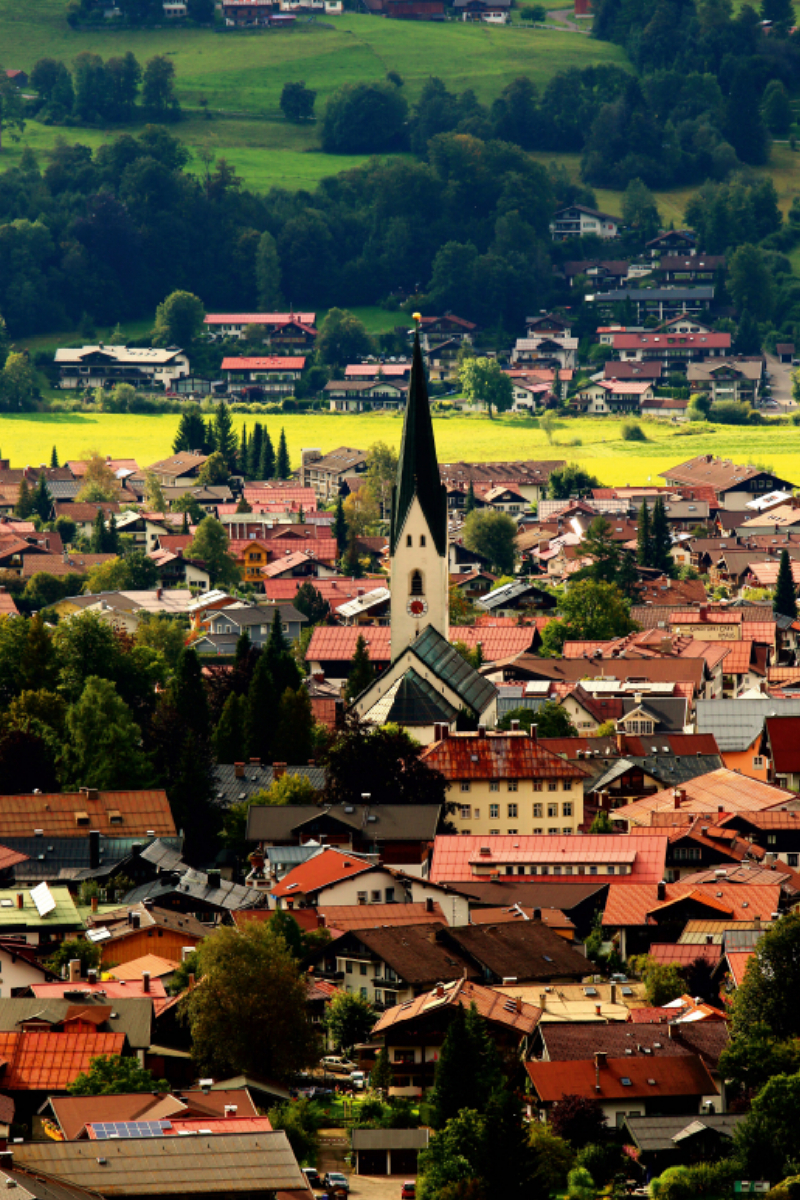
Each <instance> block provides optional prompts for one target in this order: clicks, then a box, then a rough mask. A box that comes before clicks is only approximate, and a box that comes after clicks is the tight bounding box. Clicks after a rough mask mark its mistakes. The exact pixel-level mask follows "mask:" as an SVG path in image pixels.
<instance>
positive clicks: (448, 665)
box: [408, 625, 497, 715]
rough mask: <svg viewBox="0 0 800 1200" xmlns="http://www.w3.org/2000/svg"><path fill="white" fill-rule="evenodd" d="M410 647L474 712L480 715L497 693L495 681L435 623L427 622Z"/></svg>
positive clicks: (465, 705) (466, 706)
mask: <svg viewBox="0 0 800 1200" xmlns="http://www.w3.org/2000/svg"><path fill="white" fill-rule="evenodd" d="M408 649H409V651H410V652H411V653H412V654H413V655H415V656H416V657H417V658H418V659H419V660H420V662H423V663H424V664H425V666H426V667H427V668H428V669H429V670H430V671H432V672H433V674H434V675H435V676H436V677H437V678H438V679H440V680H441V681H442V683H444V684H446V685H447V687H449V688H450V689H451V690H452V691H454V692H455V693H456V695H457V696H458V698H459V700H460V701H461V702H462V704H463V705H464V707H465V708H467V709H468V710H469V711H470V712H474V713H477V714H478V715H480V714H481V713H482V712H483V710H484V709H485V708H487V707H488V705H489V704H490V703H491V702H492V700H493V698H494V697H495V695H496V694H497V689H496V688H495V686H494V684H493V683H491V682H490V681H489V680H488V679H486V678H484V676H483V675H480V674H479V673H478V672H477V671H476V670H475V668H474V667H471V666H470V664H469V663H468V662H467V661H466V659H464V658H462V657H461V655H460V654H459V652H458V651H457V650H456V649H455V647H453V646H451V645H450V643H449V642H448V641H447V639H446V638H444V637H442V635H441V634H440V633H439V631H438V629H434V627H433V625H427V626H426V627H425V629H423V631H422V633H421V634H420V635H419V637H418V638H417V639H416V641H414V642H412V643H411V645H410V646H409V647H408Z"/></svg>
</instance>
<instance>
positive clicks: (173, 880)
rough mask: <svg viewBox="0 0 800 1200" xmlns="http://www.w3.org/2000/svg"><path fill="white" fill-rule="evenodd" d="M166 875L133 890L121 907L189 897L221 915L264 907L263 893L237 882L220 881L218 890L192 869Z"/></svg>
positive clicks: (201, 874) (201, 873) (184, 868)
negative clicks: (149, 901)
mask: <svg viewBox="0 0 800 1200" xmlns="http://www.w3.org/2000/svg"><path fill="white" fill-rule="evenodd" d="M179 871H180V868H178V870H176V871H174V872H170V873H169V874H168V875H164V874H162V875H159V877H158V878H157V879H151V880H150V882H149V883H142V884H140V885H139V887H135V888H133V890H132V891H130V892H128V894H127V896H125V898H124V899H123V901H122V903H123V904H140V903H141V902H142V901H143V900H153V901H154V902H155V903H156V904H158V902H159V900H163V899H164V898H165V897H167V896H190V897H191V898H192V899H193V900H197V901H198V902H202V903H203V904H204V905H206V906H208V907H209V908H216V909H220V910H223V911H225V912H237V911H238V910H239V909H242V908H262V907H265V906H266V896H265V894H264V892H262V891H258V889H257V888H251V887H245V885H244V884H241V883H231V882H230V881H229V880H227V879H221V880H220V884H219V887H212V886H211V885H210V884H209V881H208V875H206V873H205V871H197V870H195V869H194V867H187V866H186V865H185V864H184V865H183V870H182V871H180V874H179Z"/></svg>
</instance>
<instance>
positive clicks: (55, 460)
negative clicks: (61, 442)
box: [50, 446, 60, 467]
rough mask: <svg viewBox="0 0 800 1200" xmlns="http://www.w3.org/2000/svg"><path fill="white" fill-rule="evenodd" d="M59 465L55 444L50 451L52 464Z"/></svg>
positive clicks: (53, 465)
mask: <svg viewBox="0 0 800 1200" xmlns="http://www.w3.org/2000/svg"><path fill="white" fill-rule="evenodd" d="M59 465H60V464H59V461H58V451H57V450H56V448H55V446H53V449H52V450H51V451H50V466H51V467H58V466H59Z"/></svg>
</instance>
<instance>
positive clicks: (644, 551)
mask: <svg viewBox="0 0 800 1200" xmlns="http://www.w3.org/2000/svg"><path fill="white" fill-rule="evenodd" d="M652 558H653V546H652V537H651V534H650V509H649V508H648V506H647V501H646V500H644V501H643V502H642V507H641V508H640V509H639V525H638V528H637V530H636V561H637V563H638V564H639V566H640V567H649V566H650V565H651V561H652Z"/></svg>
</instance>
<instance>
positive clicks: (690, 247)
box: [645, 229, 697, 258]
mask: <svg viewBox="0 0 800 1200" xmlns="http://www.w3.org/2000/svg"><path fill="white" fill-rule="evenodd" d="M645 250H646V251H647V252H648V253H649V255H650V257H651V258H661V255H662V254H683V255H686V254H696V253H697V235H696V234H695V233H694V232H693V230H691V229H668V230H667V232H666V233H660V234H659V235H658V237H655V238H653V239H652V240H651V241H649V242H646V243H645Z"/></svg>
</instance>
